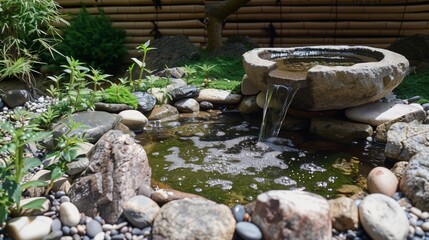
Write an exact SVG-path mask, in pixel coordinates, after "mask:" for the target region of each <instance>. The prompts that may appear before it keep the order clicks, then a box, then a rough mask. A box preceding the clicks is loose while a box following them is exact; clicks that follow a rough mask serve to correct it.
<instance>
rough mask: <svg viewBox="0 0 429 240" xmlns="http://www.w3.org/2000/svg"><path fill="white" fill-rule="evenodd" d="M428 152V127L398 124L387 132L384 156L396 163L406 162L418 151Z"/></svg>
mask: <svg viewBox="0 0 429 240" xmlns="http://www.w3.org/2000/svg"><path fill="white" fill-rule="evenodd" d="M428 150H429V125H423V124H419V123H418V122H417V121H413V122H411V123H402V122H398V123H395V124H393V125H392V126H391V127H390V129H389V132H387V143H386V148H385V150H384V154H385V156H386V157H387V158H390V159H392V160H396V161H408V160H409V159H410V158H411V157H413V156H414V155H415V154H417V153H418V152H419V151H428Z"/></svg>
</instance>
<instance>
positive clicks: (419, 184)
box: [399, 151, 429, 211]
mask: <svg viewBox="0 0 429 240" xmlns="http://www.w3.org/2000/svg"><path fill="white" fill-rule="evenodd" d="M399 188H400V189H401V191H402V192H403V193H404V194H405V195H406V196H407V197H408V198H409V199H410V200H411V202H412V203H413V205H415V206H416V207H417V208H419V209H421V210H422V211H429V151H421V152H419V153H418V154H416V155H414V156H413V157H412V158H411V159H410V161H409V163H408V166H407V168H406V170H405V172H404V174H403V176H402V179H401V182H400V184H399Z"/></svg>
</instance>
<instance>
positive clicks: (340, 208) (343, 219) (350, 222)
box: [329, 197, 359, 231]
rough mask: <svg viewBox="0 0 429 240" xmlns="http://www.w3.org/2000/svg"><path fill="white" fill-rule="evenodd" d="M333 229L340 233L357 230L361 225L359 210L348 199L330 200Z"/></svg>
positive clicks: (352, 201)
mask: <svg viewBox="0 0 429 240" xmlns="http://www.w3.org/2000/svg"><path fill="white" fill-rule="evenodd" d="M329 206H330V209H331V219H332V227H333V228H335V229H336V230H338V231H346V230H356V229H357V228H358V224H359V216H358V208H357V206H356V204H355V201H354V200H353V199H351V198H348V197H340V198H335V199H331V200H329Z"/></svg>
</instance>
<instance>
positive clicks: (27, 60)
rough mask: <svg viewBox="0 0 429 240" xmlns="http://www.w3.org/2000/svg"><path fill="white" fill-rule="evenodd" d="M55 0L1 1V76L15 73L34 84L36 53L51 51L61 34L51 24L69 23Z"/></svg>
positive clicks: (5, 76) (37, 54)
mask: <svg viewBox="0 0 429 240" xmlns="http://www.w3.org/2000/svg"><path fill="white" fill-rule="evenodd" d="M58 7H59V5H58V4H57V3H56V2H55V1H54V0H1V1H0V46H1V48H0V59H2V60H1V61H0V80H3V79H5V78H8V77H16V78H18V79H20V80H22V81H24V82H26V83H27V85H28V86H34V84H35V83H34V76H33V73H34V72H35V70H34V67H35V65H36V64H38V63H40V60H39V56H40V55H41V54H42V53H44V52H48V53H49V54H50V55H53V53H54V52H56V50H55V49H54V45H55V44H56V43H58V42H59V40H60V34H59V31H58V29H57V28H56V27H55V26H54V24H60V23H62V24H68V23H67V22H66V21H65V20H64V19H62V18H61V17H60V15H59V13H58Z"/></svg>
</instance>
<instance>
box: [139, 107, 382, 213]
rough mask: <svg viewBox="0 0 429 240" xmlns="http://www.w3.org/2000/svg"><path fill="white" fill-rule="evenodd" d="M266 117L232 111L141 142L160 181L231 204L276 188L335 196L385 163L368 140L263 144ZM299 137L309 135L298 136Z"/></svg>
mask: <svg viewBox="0 0 429 240" xmlns="http://www.w3.org/2000/svg"><path fill="white" fill-rule="evenodd" d="M260 118H261V117H260V116H250V117H249V116H248V118H246V119H244V118H243V116H241V115H240V114H231V113H229V114H227V115H221V116H218V117H216V118H213V119H206V121H200V120H198V121H192V120H191V121H190V120H189V119H181V120H179V121H177V122H169V123H163V124H159V125H158V126H157V127H154V128H151V129H149V130H148V131H146V132H144V133H142V134H140V135H138V136H137V139H138V140H140V141H141V143H142V145H143V146H144V148H145V150H146V151H147V154H148V158H149V162H150V165H151V167H152V177H153V178H154V179H155V180H157V181H161V182H162V183H164V184H167V185H169V186H171V187H172V188H175V189H177V190H181V191H185V192H190V193H195V194H199V195H202V196H204V197H207V198H209V199H212V200H214V201H217V202H222V203H226V204H229V205H232V204H235V203H238V202H239V203H246V202H248V201H250V200H252V199H254V198H255V197H256V196H257V195H258V194H259V193H262V192H265V191H268V190H271V189H296V190H306V191H310V192H314V193H317V194H321V195H322V196H324V197H327V198H330V197H333V196H335V194H336V192H335V189H337V188H339V187H340V186H342V185H345V184H355V183H356V181H357V179H358V178H359V177H360V176H363V175H365V174H366V173H367V171H369V170H368V169H370V168H372V167H373V165H374V164H375V165H376V164H377V162H376V163H369V162H370V161H376V160H377V159H382V156H379V154H380V153H379V152H381V151H380V150H379V149H378V148H377V146H371V145H368V144H366V143H364V142H362V143H352V144H349V145H344V144H341V145H340V146H341V147H340V149H339V150H338V149H337V150H336V151H329V150H328V151H326V150H318V149H317V147H316V146H315V148H312V147H311V142H313V141H314V139H315V138H316V139H317V137H316V136H313V135H309V134H308V133H303V132H281V137H279V138H277V139H276V140H275V141H271V142H263V143H261V142H258V133H259V126H260V123H261V119H260ZM297 135H302V136H303V137H301V138H300V137H293V136H297ZM287 136H291V137H287ZM297 139H303V140H297ZM317 140H318V141H319V142H320V139H317ZM302 141H304V142H302ZM315 142H317V141H315ZM304 145H305V146H306V147H305V149H304V148H303V149H300V146H304ZM309 145H310V147H309ZM339 159H340V160H341V159H342V160H344V161H346V162H347V161H348V160H350V159H359V160H360V162H359V167H360V171H359V172H357V173H356V174H349V175H347V174H343V172H342V171H341V169H338V164H337V165H335V163H338V161H339ZM378 164H379V163H378Z"/></svg>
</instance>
